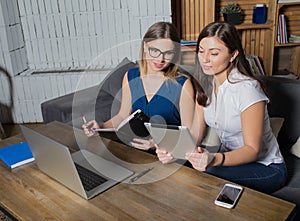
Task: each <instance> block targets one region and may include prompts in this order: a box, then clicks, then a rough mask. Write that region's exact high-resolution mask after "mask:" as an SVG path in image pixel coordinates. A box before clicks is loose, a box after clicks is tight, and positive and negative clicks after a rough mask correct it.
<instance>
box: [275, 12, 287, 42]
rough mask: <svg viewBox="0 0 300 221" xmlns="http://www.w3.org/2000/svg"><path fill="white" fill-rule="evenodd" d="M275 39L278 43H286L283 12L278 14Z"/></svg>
mask: <svg viewBox="0 0 300 221" xmlns="http://www.w3.org/2000/svg"><path fill="white" fill-rule="evenodd" d="M277 41H278V43H279V44H287V43H288V38H287V28H286V19H285V16H284V14H279V15H278V33H277Z"/></svg>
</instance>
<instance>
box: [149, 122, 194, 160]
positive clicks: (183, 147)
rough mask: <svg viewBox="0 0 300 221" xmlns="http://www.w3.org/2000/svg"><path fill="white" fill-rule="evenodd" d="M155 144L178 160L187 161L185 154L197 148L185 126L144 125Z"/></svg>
mask: <svg viewBox="0 0 300 221" xmlns="http://www.w3.org/2000/svg"><path fill="white" fill-rule="evenodd" d="M144 125H145V127H146V128H147V130H148V131H149V133H150V135H151V136H152V138H153V140H154V142H155V143H156V144H157V145H158V146H159V147H160V148H161V149H163V150H166V151H168V152H169V153H171V154H172V156H173V157H174V158H176V159H186V158H185V154H186V153H191V152H193V151H194V150H195V148H196V142H195V141H194V139H193V137H192V135H191V133H190V131H189V129H188V128H187V127H185V126H174V125H163V124H153V123H144Z"/></svg>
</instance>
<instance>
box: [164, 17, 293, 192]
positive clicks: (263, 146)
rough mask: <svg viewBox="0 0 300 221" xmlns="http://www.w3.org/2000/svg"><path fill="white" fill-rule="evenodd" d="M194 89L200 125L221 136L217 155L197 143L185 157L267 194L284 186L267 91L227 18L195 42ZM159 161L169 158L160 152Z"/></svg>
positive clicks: (283, 169)
mask: <svg viewBox="0 0 300 221" xmlns="http://www.w3.org/2000/svg"><path fill="white" fill-rule="evenodd" d="M196 52H197V59H196V75H198V76H195V79H196V80H195V82H194V84H195V88H196V91H197V97H196V99H197V103H198V105H197V113H198V116H197V117H196V119H195V121H194V122H195V123H196V124H198V125H200V128H201V130H199V143H200V142H201V140H202V138H203V137H204V129H203V128H205V127H206V125H208V126H209V127H211V128H214V129H215V131H216V133H217V134H218V136H219V138H220V140H221V143H222V145H221V147H220V150H219V152H218V153H210V152H209V151H208V150H206V149H204V148H201V147H198V148H197V151H195V152H194V153H190V154H188V155H187V156H186V157H187V159H188V160H189V161H190V163H191V164H192V166H193V167H194V168H195V169H197V170H199V171H205V172H206V173H209V174H212V175H215V176H218V177H221V178H223V179H226V180H230V181H232V182H235V183H239V184H241V185H244V186H247V187H250V188H253V189H256V190H259V191H262V192H265V193H271V192H274V191H276V190H278V189H279V188H280V187H282V186H283V185H284V184H285V181H286V177H287V172H286V166H285V163H284V160H283V157H282V155H281V153H280V150H279V146H278V143H277V140H276V138H275V136H274V134H273V133H272V131H271V127H270V123H269V116H268V112H267V103H268V102H269V99H268V97H267V96H266V93H265V89H264V87H263V85H262V84H261V83H260V81H259V80H258V79H257V78H256V77H255V76H253V74H252V73H251V69H250V67H249V64H248V63H247V60H246V58H245V55H244V52H243V48H242V45H241V41H240V38H239V35H238V32H237V30H236V29H235V28H234V26H233V25H230V24H228V23H225V22H215V23H211V24H209V25H208V26H206V27H205V28H204V29H203V31H202V32H201V33H200V35H199V37H198V42H197V50H196ZM158 157H159V159H160V160H161V161H162V162H163V163H167V162H170V161H172V160H173V159H172V156H171V155H170V154H168V153H164V152H159V153H158Z"/></svg>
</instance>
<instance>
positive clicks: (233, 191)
mask: <svg viewBox="0 0 300 221" xmlns="http://www.w3.org/2000/svg"><path fill="white" fill-rule="evenodd" d="M242 191H243V188H242V187H241V186H237V185H233V184H225V185H224V187H223V189H222V190H221V192H220V194H219V195H218V197H217V198H216V200H215V204H217V205H219V206H223V207H226V208H233V207H234V206H235V204H236V202H237V200H238V198H239V196H240V195H241V193H242Z"/></svg>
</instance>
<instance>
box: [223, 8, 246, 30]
mask: <svg viewBox="0 0 300 221" xmlns="http://www.w3.org/2000/svg"><path fill="white" fill-rule="evenodd" d="M221 12H222V13H223V17H224V20H225V21H226V22H228V23H231V24H233V25H238V24H240V23H241V16H242V9H241V8H240V7H239V5H238V4H236V3H232V4H227V5H225V6H224V7H223V8H222V9H221Z"/></svg>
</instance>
